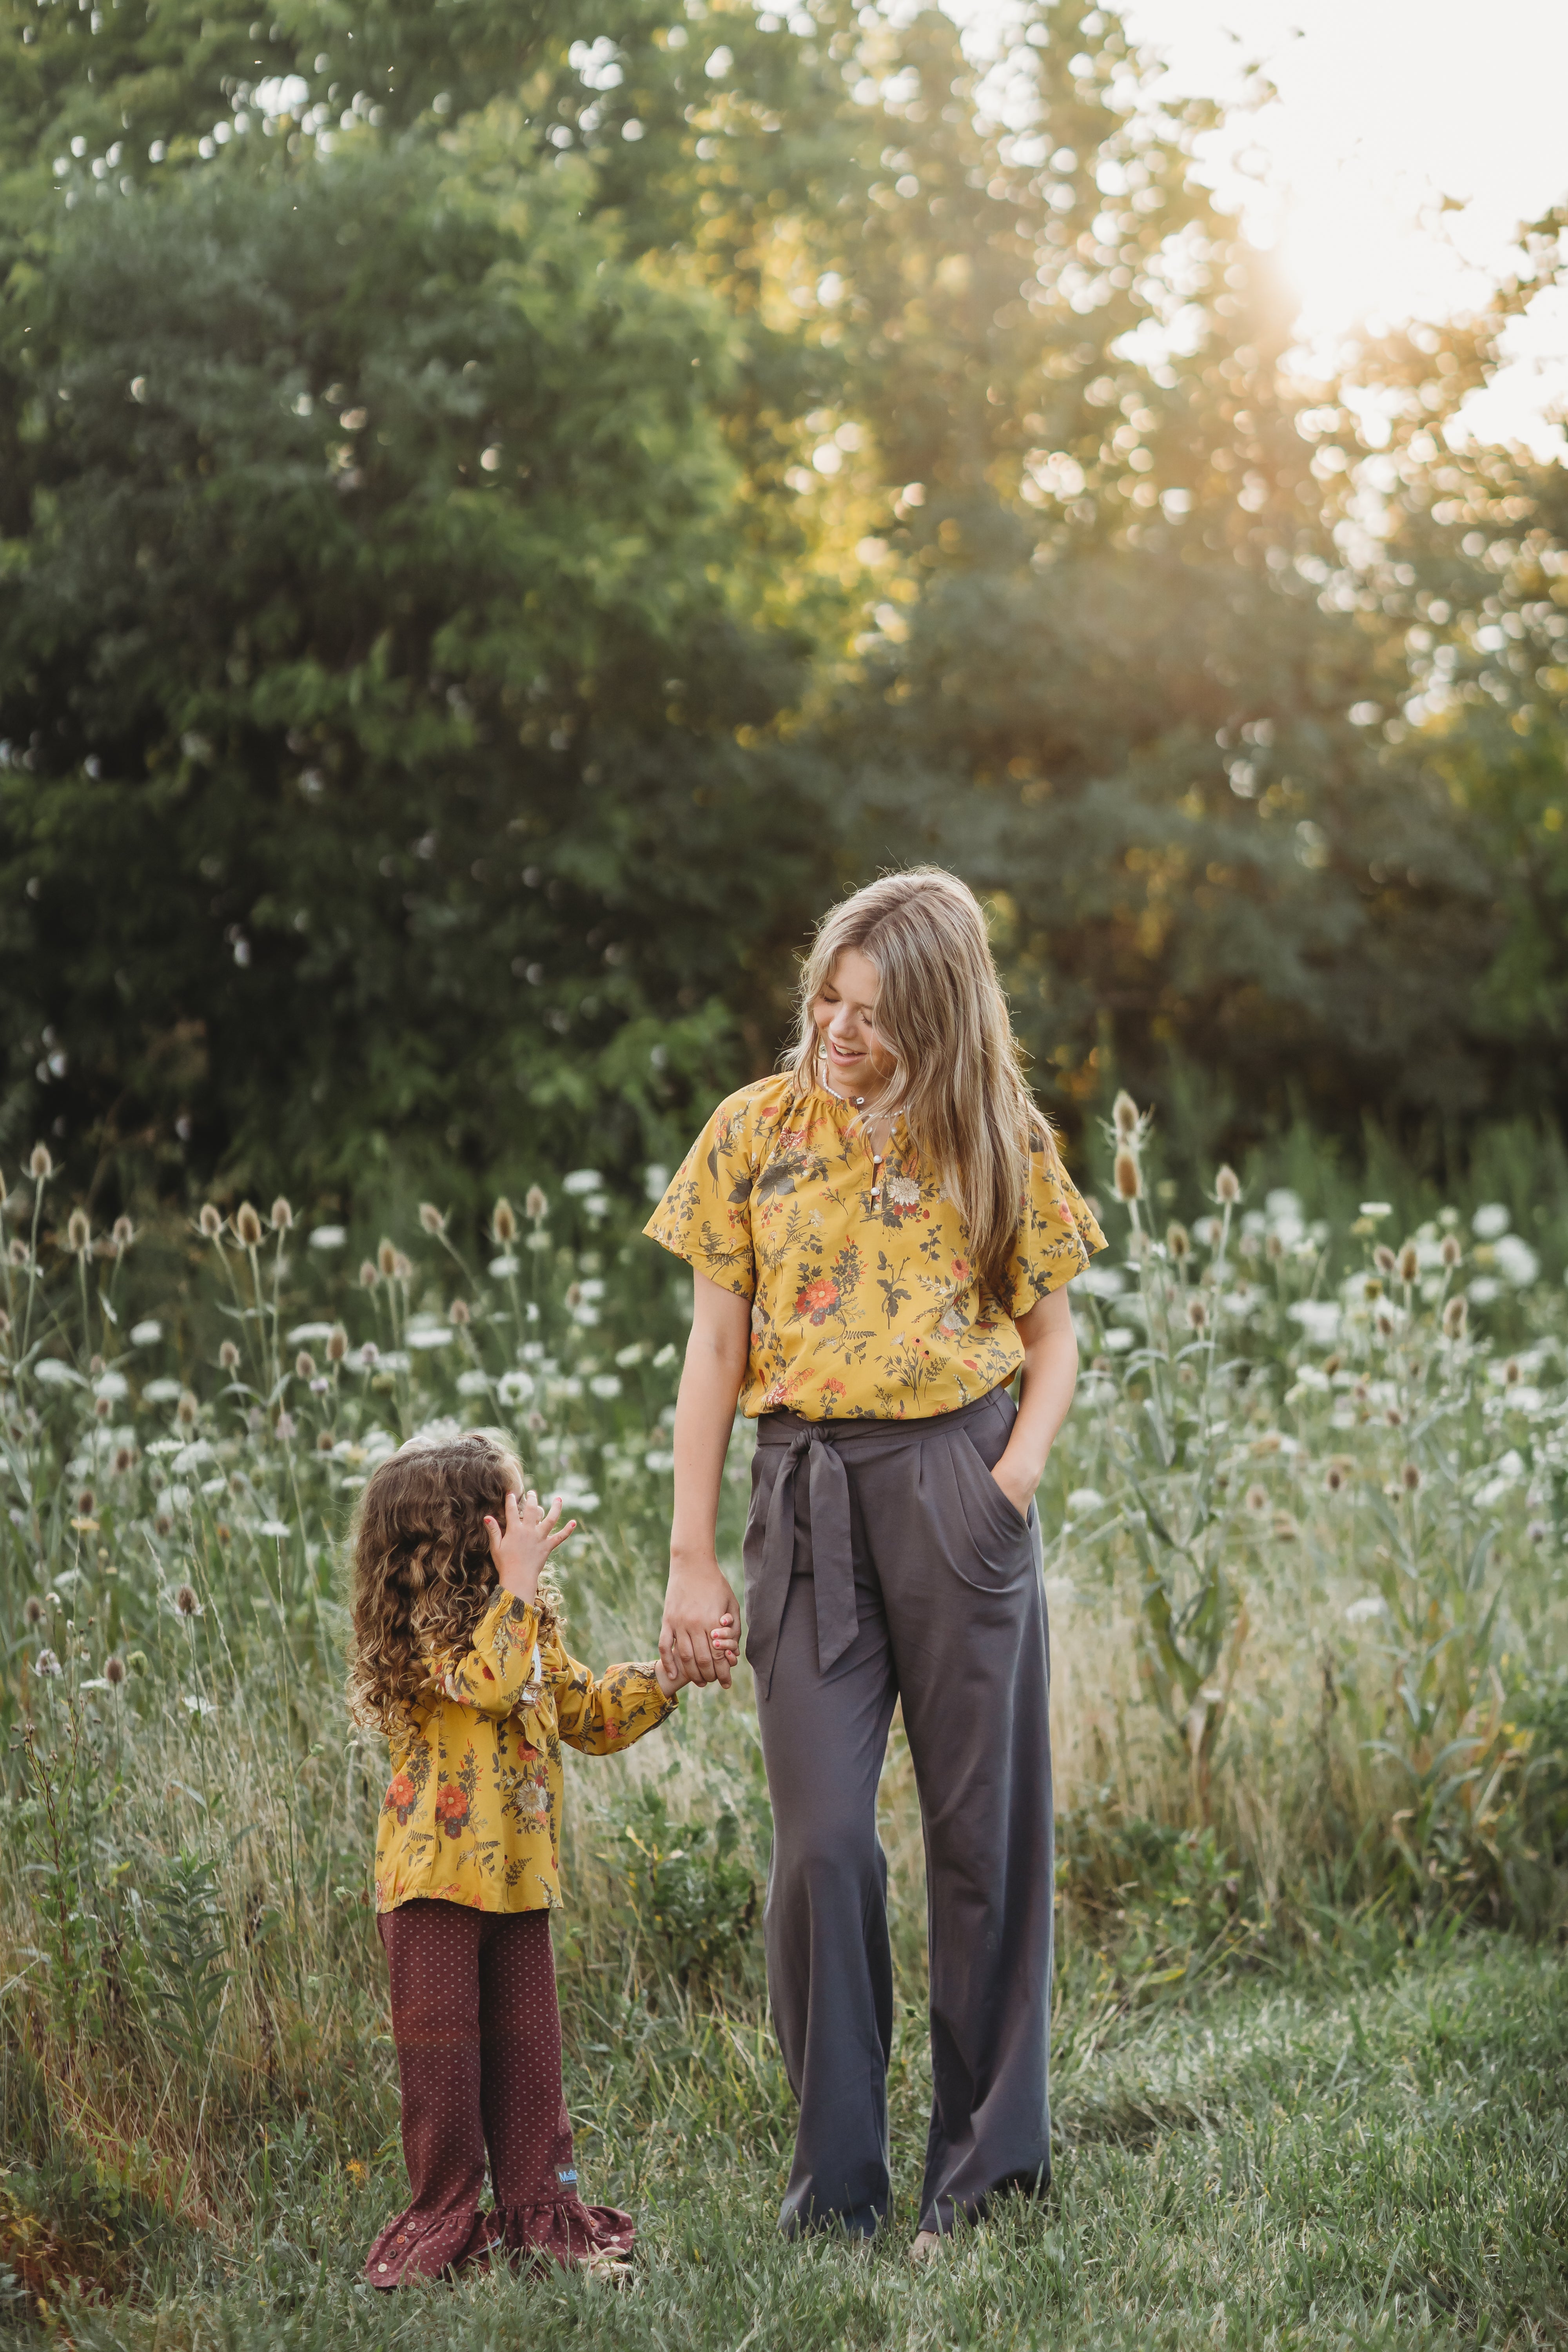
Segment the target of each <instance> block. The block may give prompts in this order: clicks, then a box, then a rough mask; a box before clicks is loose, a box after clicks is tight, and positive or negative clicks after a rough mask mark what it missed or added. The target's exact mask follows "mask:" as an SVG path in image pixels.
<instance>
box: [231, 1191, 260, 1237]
mask: <svg viewBox="0 0 1568 2352" xmlns="http://www.w3.org/2000/svg"><path fill="white" fill-rule="evenodd" d="M234 1230H235V1232H236V1233H237V1234H238V1235H239V1238H240V1240H241V1241H242V1242H243V1243H244V1244H245V1246H246V1248H247V1249H256V1248H258V1246H259V1244H260V1241H261V1219H260V1218H259V1216H258V1214H257V1213H256V1211H255V1210H254V1209H253V1208H252V1206H251V1204H250V1202H248V1201H242V1202H240V1204H239V1206H238V1208H237V1210H236V1211H235V1215H234Z"/></svg>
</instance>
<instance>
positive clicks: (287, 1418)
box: [272, 1412, 298, 1445]
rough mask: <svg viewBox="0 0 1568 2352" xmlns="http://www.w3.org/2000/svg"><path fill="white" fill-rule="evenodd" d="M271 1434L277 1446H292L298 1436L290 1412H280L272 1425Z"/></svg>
mask: <svg viewBox="0 0 1568 2352" xmlns="http://www.w3.org/2000/svg"><path fill="white" fill-rule="evenodd" d="M272 1434H273V1436H274V1437H275V1438H276V1439H277V1440H278V1443H279V1445H292V1444H293V1443H294V1439H295V1437H296V1435H297V1434H298V1432H297V1430H296V1427H295V1423H294V1416H293V1414H292V1413H291V1412H280V1413H279V1416H278V1418H277V1420H276V1421H275V1422H274V1423H273V1424H272Z"/></svg>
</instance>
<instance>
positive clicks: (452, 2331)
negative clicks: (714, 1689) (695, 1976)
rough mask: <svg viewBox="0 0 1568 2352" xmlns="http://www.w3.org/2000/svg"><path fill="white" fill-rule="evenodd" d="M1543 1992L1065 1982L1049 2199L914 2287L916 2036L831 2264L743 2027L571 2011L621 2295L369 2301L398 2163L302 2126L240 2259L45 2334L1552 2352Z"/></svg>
mask: <svg viewBox="0 0 1568 2352" xmlns="http://www.w3.org/2000/svg"><path fill="white" fill-rule="evenodd" d="M1565 1993H1568V1965H1565V1964H1564V1962H1563V1959H1562V1958H1560V1957H1559V1956H1557V1955H1556V1954H1552V1953H1549V1952H1546V1951H1544V1950H1542V1949H1531V1948H1526V1947H1523V1946H1521V1945H1519V1944H1516V1943H1514V1942H1512V1941H1510V1940H1508V1939H1505V1938H1495V1939H1493V1938H1485V1937H1474V1938H1469V1939H1467V1940H1464V1941H1461V1942H1458V1943H1457V1944H1453V1945H1449V1946H1447V1947H1446V1948H1437V1949H1434V1950H1432V1951H1429V1952H1428V1953H1426V1954H1425V1955H1423V1956H1420V1957H1417V1958H1415V1959H1413V1960H1406V1961H1402V1962H1401V1963H1400V1964H1399V1965H1397V1966H1396V1967H1395V1968H1394V1969H1392V1971H1390V1970H1388V1969H1383V1970H1381V1971H1379V1972H1377V1973H1375V1974H1374V1973H1372V1972H1369V1971H1368V1970H1367V1969H1365V1968H1358V1967H1357V1966H1356V1965H1355V1964H1354V1963H1352V1962H1342V1961H1340V1960H1337V1959H1336V1961H1335V1962H1334V1963H1333V1964H1332V1965H1331V1967H1325V1969H1322V1970H1321V1971H1319V1972H1317V1974H1316V1975H1315V1977H1313V1976H1309V1975H1305V1974H1298V1975H1297V1976H1295V1977H1293V1978H1291V1979H1289V1980H1285V1981H1279V1980H1274V1981H1268V1980H1261V1981H1257V1982H1254V1983H1251V1984H1248V1985H1246V1986H1243V1987H1241V1988H1240V1989H1236V1988H1232V1989H1229V1990H1215V1991H1214V1992H1213V1993H1211V1994H1209V1995H1207V1996H1206V1997H1205V1998H1202V1999H1200V2000H1197V2001H1196V2002H1195V2004H1194V2003H1189V2005H1187V2006H1185V2007H1183V2008H1180V2009H1176V2008H1172V2009H1170V2010H1168V2011H1164V2012H1163V2013H1150V2012H1145V2013H1144V2014H1143V2015H1142V2016H1141V2017H1133V2018H1131V2019H1128V2018H1124V2017H1120V2016H1118V2015H1117V2014H1116V2012H1115V2011H1114V2009H1113V2008H1112V2007H1111V2006H1110V2003H1109V2002H1102V2003H1100V2004H1099V2005H1097V2004H1096V2002H1095V2000H1094V1999H1093V1998H1092V1996H1091V1995H1090V1994H1089V1991H1088V1990H1087V1988H1085V1989H1084V1990H1083V1991H1082V1993H1081V1996H1080V1997H1079V1999H1077V2000H1068V2002H1067V2003H1066V2005H1065V2008H1064V2014H1063V2016H1062V2019H1061V2030H1060V2036H1059V2048H1058V2067H1057V2116H1058V2132H1059V2137H1060V2157H1059V2161H1058V2172H1057V2179H1056V2182H1055V2185H1054V2187H1053V2189H1051V2191H1050V2193H1049V2196H1048V2197H1047V2200H1045V2201H1044V2202H1043V2203H1041V2204H1026V2203H1017V2204H1014V2205H1012V2206H1010V2207H1009V2208H1008V2209H1007V2210H1005V2212H1004V2213H1002V2214H1001V2215H999V2216H998V2217H997V2218H996V2219H995V2220H994V2221H992V2222H991V2223H990V2224H988V2225H987V2226H986V2227H984V2228H983V2229H981V2230H978V2231H973V2232H972V2233H968V2234H966V2235H964V2236H963V2237H962V2238H961V2239H959V2240H956V2241H954V2242H953V2243H952V2246H951V2247H950V2248H949V2249H947V2250H946V2251H945V2252H944V2254H943V2256H942V2259H941V2260H940V2262H939V2263H938V2264H936V2265H935V2266H933V2267H932V2268H931V2269H930V2270H929V2271H927V2272H925V2273H921V2274H916V2273H913V2272H911V2270H910V2266H909V2263H908V2261H907V2258H906V2253H905V2248H906V2245H907V2242H908V2236H909V2231H910V2226H911V2224H912V2213H913V2195H914V2190H915V2187H916V2181H917V2173H918V2160H919V2155H920V2150H921V2120H920V2109H921V2063H920V2061H921V2049H920V2035H919V2030H918V2022H917V2021H914V2020H913V2019H911V2018H906V2024H905V2031H904V2032H903V2033H902V2034H901V2036H900V2058H899V2062H898V2063H896V2066H895V2074H894V2086H893V2087H894V2103H895V2130H896V2140H897V2146H898V2183H897V2196H898V2209H897V2216H896V2227H895V2228H894V2229H893V2230H892V2231H889V2234H888V2236H887V2238H886V2240H885V2241H884V2242H882V2243H881V2244H879V2245H878V2246H877V2247H876V2248H875V2249H873V2250H871V2251H869V2252H865V2251H858V2252H857V2251H852V2250H850V2249H848V2248H847V2247H846V2246H844V2245H842V2244H840V2243H837V2242H831V2241H817V2242H813V2243H811V2244H808V2245H807V2246H805V2247H804V2248H798V2247H791V2246H785V2245H784V2244H783V2243H781V2242H780V2241H779V2240H778V2238H777V2237H776V2236H775V2234H774V2231H773V2211H774V2210H775V2206H776V2200H777V2197H778V2193H779V2189H780V2187H781V2183H782V2180H783V2177H784V2168H785V2165H786V2161H787V2154H788V2147H789V2137H790V2123H791V2119H790V2113H789V2105H788V2100H787V2095H786V2093H785V2091H784V2085H783V2084H782V2081H781V2078H780V2075H779V2072H778V2066H777V2060H776V2056H775V2054H774V2053H773V2045H772V2042H771V2039H770V2037H769V2036H768V2035H767V2033H766V2032H765V2030H763V2028H761V2027H760V2026H759V2025H758V2024H756V2023H755V2022H752V2023H750V2024H748V2025H745V2026H739V2025H729V2024H725V2023H723V2022H722V2021H713V2020H710V2019H705V2018H682V2017H679V2016H665V2017H662V2018H660V2017H651V2016H649V2015H648V2013H647V2011H646V2010H645V2009H642V2008H636V2007H634V2008H630V2009H626V2010H624V2011H623V2010H621V2009H619V2008H617V2007H616V2006H614V2005H611V2006H610V2007H609V2008H607V2009H606V2011H605V2013H603V2014H601V2015H599V2016H597V2017H593V2016H585V2015H584V2013H583V2011H582V2010H581V2008H579V2009H578V2011H577V2012H576V2014H575V2016H574V2017H573V2018H572V2019H570V2020H569V2021H568V2022H569V2031H570V2032H572V2035H573V2040H574V2061H573V2065H572V2070H571V2081H570V2085H569V2089H570V2095H571V2097H572V2101H573V2106H574V2116H576V2117H577V2119H578V2121H579V2126H580V2145H579V2155H580V2160H581V2161H582V2164H583V2167H584V2175H585V2183H586V2186H587V2189H588V2193H589V2194H590V2195H594V2196H599V2197H606V2198H608V2197H613V2198H616V2199H618V2200H621V2201H624V2202H626V2203H627V2204H630V2205H632V2206H633V2207H635V2209H636V2210H637V2215H638V2219H639V2221H640V2224H641V2230H642V2249H643V2252H642V2261H641V2263H640V2266H639V2269H638V2271H637V2274H636V2278H635V2284H632V2285H631V2286H630V2287H628V2288H626V2289H624V2290H621V2291H619V2292H617V2291H616V2290H615V2289H613V2288H610V2287H606V2286H598V2285H594V2284H585V2283H583V2282H579V2281H576V2280H573V2279H568V2278H564V2277H561V2276H552V2277H551V2278H550V2279H547V2280H544V2281H532V2280H520V2279H516V2278H511V2277H505V2278H494V2279H489V2280H479V2281H475V2282H473V2283H472V2284H467V2285H464V2286H461V2287H458V2288H456V2289H431V2290H422V2291H419V2292H417V2293H411V2294H402V2295H400V2296H398V2297H397V2298H395V2299H394V2300H383V2299H381V2298H379V2297H376V2296H374V2295H373V2294H371V2293H370V2291H369V2290H367V2289H365V2288H364V2287H363V2286H361V2285H360V2284H358V2282H357V2278H356V2271H357V2266H358V2262H359V2259H360V2257H361V2254H362V2252H363V2246H364V2245H365V2244H366V2243H367V2242H368V2241H369V2239H370V2237H371V2235H372V2233H373V2231H374V2228H375V2227H376V2225H377V2224H378V2223H379V2221H381V2220H383V2219H384V2216H385V2214H386V2212H387V2210H389V2208H390V2206H391V2204H392V2202H393V2200H395V2199H396V2198H397V2196H398V2193H399V2189H400V2183H401V2169H400V2167H399V2165H398V2163H397V2161H396V2159H395V2155H394V2153H393V2152H392V2151H391V2150H390V2149H388V2150H386V2151H384V2154H383V2156H382V2157H381V2158H379V2159H378V2160H377V2162H376V2164H375V2167H374V2169H373V2172H372V2175H371V2177H370V2179H368V2180H366V2181H365V2182H363V2184H360V2183H356V2182H355V2181H354V2180H353V2179H351V2178H350V2176H349V2175H348V2174H347V2173H346V2172H345V2171H344V2170H343V2169H342V2168H341V2167H340V2166H338V2165H337V2164H336V2163H335V2162H334V2163H331V2164H327V2163H325V2162H323V2160H322V2159H321V2157H320V2155H319V2153H318V2152H317V2150H316V2148H315V2146H314V2143H313V2142H312V2140H311V2139H310V2136H309V2127H308V2126H307V2125H305V2124H304V2123H302V2124H301V2126H300V2134H299V2136H298V2137H297V2139H296V2140H295V2142H294V2143H292V2144H289V2142H287V2141H286V2140H285V2141H277V2140H275V2141H274V2143H273V2146H272V2147H271V2148H270V2149H269V2150H268V2156H267V2159H266V2163H265V2166H264V2167H262V2168H259V2169H258V2168H254V2167H253V2169H252V2193H253V2200H254V2202H253V2207H252V2210H253V2215H254V2221H253V2233H252V2236H251V2238H250V2241H249V2242H248V2243H246V2244H243V2245H239V2246H234V2245H230V2246H229V2247H228V2248H226V2250H223V2251H219V2248H218V2246H217V2244H216V2242H210V2241H209V2242H204V2241H202V2240H200V2239H197V2238H195V2237H191V2238H188V2239H186V2240H184V2241H183V2242H181V2243H180V2244H178V2245H176V2246H173V2247H170V2248H168V2249H167V2250H166V2251H165V2252H164V2253H163V2256H162V2257H161V2258H160V2260H159V2263H157V2264H155V2265H154V2266H153V2268H152V2269H151V2270H150V2271H149V2272H148V2273H146V2275H145V2276H144V2279H143V2283H142V2289H141V2292H140V2293H139V2294H135V2295H133V2296H132V2298H130V2299H128V2300H127V2301H126V2302H125V2303H123V2304H121V2305H119V2306H118V2307H115V2308H113V2309H112V2310H110V2311H107V2312H106V2311H104V2310H102V2309H99V2310H97V2311H94V2310H91V2309H89V2308H88V2307H86V2306H79V2307H77V2308H75V2309H71V2310H69V2311H66V2310H61V2311H59V2312H58V2314H57V2315H56V2325H57V2326H61V2325H63V2326H64V2327H65V2328H66V2330H67V2332H68V2335H69V2336H70V2338H71V2340H73V2341H74V2342H75V2343H76V2344H77V2345H79V2346H80V2347H83V2352H92V2347H106V2352H107V2347H110V2346H126V2347H138V2352H141V2347H145V2352H153V2347H156V2352H177V2347H196V2346H198V2345H200V2346H221V2347H226V2352H228V2347H232V2352H241V2347H251V2346H255V2347H264V2346H265V2347H296V2346H297V2347H337V2346H340V2345H341V2346H360V2345H363V2346H367V2347H369V2346H382V2345H385V2346H388V2347H392V2346H398V2347H404V2346H407V2347H418V2352H447V2347H451V2352H458V2347H465V2352H467V2347H473V2352H481V2347H483V2352H489V2347H512V2346H516V2347H519V2352H523V2347H526V2352H552V2347H578V2346H582V2347H588V2346H593V2347H595V2352H597V2347H605V2346H611V2345H613V2346H614V2347H616V2352H644V2347H647V2352H742V2347H744V2352H812V2347H824V2352H826V2347H839V2346H845V2347H882V2346H888V2347H900V2352H923V2347H947V2346H952V2347H972V2346H973V2347H985V2352H1014V2347H1016V2352H1031V2347H1041V2346H1047V2345H1051V2346H1056V2345H1061V2346H1067V2345H1071V2346H1073V2347H1075V2352H1088V2347H1097V2346H1106V2347H1110V2346H1123V2345H1126V2346H1133V2345H1137V2346H1141V2347H1146V2346H1165V2345H1169V2346H1183V2347H1185V2346H1189V2345H1198V2344H1202V2345H1226V2346H1228V2345H1274V2344H1281V2345H1285V2344H1289V2345H1310V2346H1311V2347H1315V2352H1316V2347H1333V2346H1342V2345H1343V2346H1350V2345H1356V2346H1360V2345H1378V2346H1395V2345H1397V2346H1406V2345H1432V2346H1437V2345H1444V2346H1447V2345H1461V2344H1464V2345H1470V2344H1488V2345H1503V2344H1509V2345H1536V2344H1558V2343H1563V2341H1565V2340H1568V2256H1565V2253H1564V2242H1563V2221H1564V2203H1565V2190H1568V2114H1565V2105H1568V2001H1565V1999H1564V1995H1565ZM594 2045H596V2046H594ZM378 2063H379V2062H378ZM590 2118H596V2119H597V2125H596V2127H595V2128H583V2126H586V2125H588V2123H589V2120H590ZM55 2340H58V2336H57V2337H56V2339H55Z"/></svg>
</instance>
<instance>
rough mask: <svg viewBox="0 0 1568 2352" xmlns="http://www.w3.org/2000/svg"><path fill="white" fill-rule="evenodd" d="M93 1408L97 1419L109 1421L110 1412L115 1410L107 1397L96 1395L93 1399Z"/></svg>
mask: <svg viewBox="0 0 1568 2352" xmlns="http://www.w3.org/2000/svg"><path fill="white" fill-rule="evenodd" d="M92 1410H93V1415H94V1418H95V1419H96V1420H99V1421H107V1420H108V1419H109V1416H110V1413H111V1412H113V1411H114V1407H113V1405H112V1404H111V1403H110V1401H109V1399H108V1398H107V1397H94V1399H93V1401H92Z"/></svg>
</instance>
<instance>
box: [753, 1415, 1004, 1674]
mask: <svg viewBox="0 0 1568 2352" xmlns="http://www.w3.org/2000/svg"><path fill="white" fill-rule="evenodd" d="M996 1403H997V1396H996V1391H994V1390H991V1391H987V1393H986V1394H985V1395H984V1396H983V1397H976V1398H975V1400H974V1402H973V1404H966V1405H961V1406H960V1407H959V1408H958V1410H957V1412H942V1413H933V1414H932V1415H931V1416H930V1417H929V1418H928V1419H926V1420H922V1421H806V1420H804V1419H803V1418H802V1416H801V1415H800V1414H799V1413H798V1412H765V1413H763V1414H762V1415H761V1417H760V1418H759V1420H758V1422H757V1444H758V1446H759V1447H761V1446H784V1447H786V1448H787V1449H788V1451H787V1453H786V1455H785V1458H784V1461H783V1462H782V1463H781V1464H780V1465H779V1470H778V1475H777V1476H776V1477H775V1478H774V1480H773V1493H772V1494H771V1495H770V1496H769V1497H768V1514H767V1520H766V1523H765V1526H764V1528H763V1543H762V1559H761V1563H760V1568H759V1570H758V1573H757V1575H756V1576H755V1578H754V1579H750V1578H749V1579H748V1580H747V1592H746V1604H747V1605H746V1656H747V1659H748V1661H749V1662H750V1664H751V1667H752V1672H753V1673H754V1674H755V1675H756V1676H757V1679H758V1681H759V1683H760V1684H761V1685H762V1689H763V1696H766V1694H767V1691H768V1687H769V1685H770V1684H771V1682H772V1680H773V1655H774V1653H775V1652H776V1650H777V1648H778V1640H779V1628H780V1626H781V1625H782V1624H783V1622H784V1602H785V1601H786V1600H787V1599H788V1598H789V1583H790V1577H791V1575H792V1574H793V1572H794V1569H795V1478H796V1475H797V1474H798V1473H799V1470H800V1465H801V1464H802V1462H803V1461H805V1462H806V1463H807V1465H808V1466H807V1472H806V1476H807V1481H808V1484H807V1486H806V1496H807V1499H808V1502H809V1504H810V1508H811V1569H812V1576H813V1579H814V1580H815V1582H816V1662H817V1668H818V1671H819V1672H820V1673H822V1674H826V1672H827V1669H828V1668H829V1666H831V1665H834V1664H836V1663H837V1660H838V1659H840V1658H841V1657H842V1656H843V1655H844V1653H845V1651H846V1650H847V1648H848V1647H849V1645H850V1643H852V1642H853V1641H854V1639H855V1636H856V1634H857V1633H858V1632H859V1630H860V1620H859V1614H858V1610H857V1608H856V1604H855V1549H854V1543H853V1539H852V1537H851V1534H850V1524H849V1476H848V1473H847V1470H846V1469H845V1467H844V1462H843V1458H842V1455H841V1453H840V1448H841V1447H849V1448H852V1449H853V1451H854V1452H855V1453H857V1454H864V1455H869V1454H890V1453H891V1452H893V1451H894V1449H895V1448H896V1447H898V1446H900V1445H918V1444H921V1443H922V1442H923V1441H924V1440H925V1439H927V1438H930V1437H935V1436H939V1435H941V1434H942V1433H944V1432H946V1431H948V1430H952V1429H956V1428H959V1427H961V1426H962V1425H963V1423H964V1422H966V1421H971V1420H973V1419H974V1417H975V1416H976V1415H977V1414H979V1413H982V1412H994V1411H995V1410H996ZM747 1532H748V1536H750V1535H751V1534H752V1530H751V1529H748V1531H747ZM747 1549H748V1550H750V1549H751V1544H750V1543H748V1546H747Z"/></svg>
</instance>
